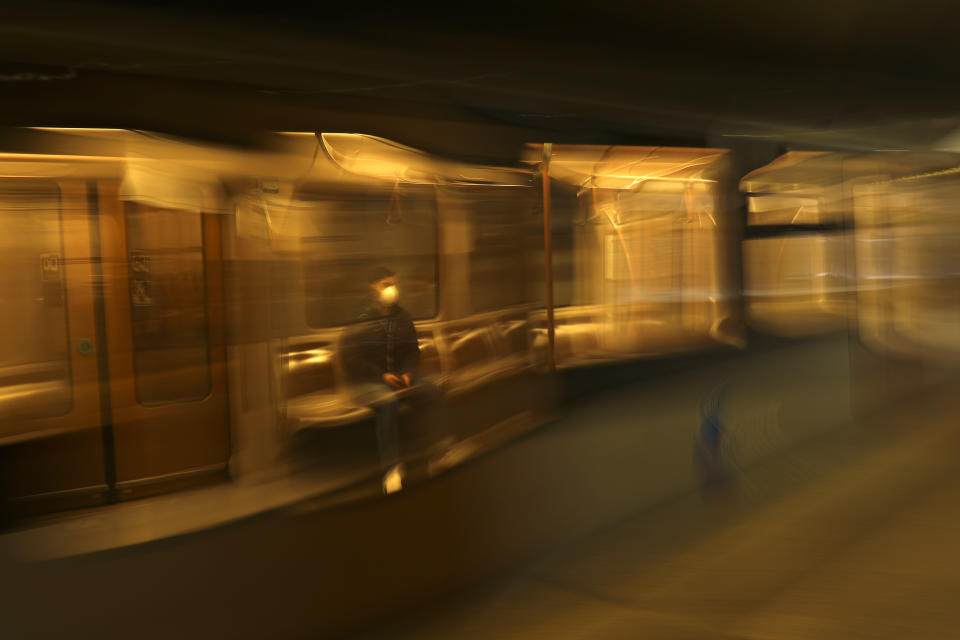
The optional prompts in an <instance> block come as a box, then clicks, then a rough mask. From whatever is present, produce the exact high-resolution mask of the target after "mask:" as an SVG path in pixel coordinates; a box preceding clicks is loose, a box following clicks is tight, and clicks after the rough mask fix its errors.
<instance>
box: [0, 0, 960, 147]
mask: <svg viewBox="0 0 960 640" xmlns="http://www.w3.org/2000/svg"><path fill="white" fill-rule="evenodd" d="M958 19H960V3H949V2H943V3H933V2H913V3H893V2H882V1H877V0H874V1H872V2H870V1H861V0H833V1H831V2H827V1H823V0H813V1H807V2H803V3H792V4H790V3H771V2H759V1H748V2H715V1H706V0H701V1H693V0H686V1H684V0H679V1H678V0H673V1H671V2H658V3H649V4H646V3H638V2H609V1H599V2H596V1H593V2H585V3H582V4H573V3H565V2H560V3H557V2H553V3H507V2H484V3H477V4H466V3H457V4H451V5H450V6H449V7H437V8H429V9H428V8H425V7H417V6H413V5H403V4H402V3H385V2H364V3H347V2H341V3H321V2H317V3H314V4H313V5H309V6H307V7H303V6H297V5H293V4H290V3H276V2H271V3H259V4H252V5H250V6H243V5H241V4H240V3H226V2H218V3H213V2H208V3H192V2H191V3H188V2H165V3H159V2H140V3H119V2H113V3H110V2H99V3H92V2H74V3H54V2H45V1H42V0H41V1H38V2H29V3H27V2H24V3H21V4H19V5H10V6H9V7H8V8H7V9H6V11H5V13H4V18H3V20H2V21H0V125H2V126H7V127H10V126H24V125H39V126H109V127H123V128H136V129H150V130H155V131H161V132H166V133H173V134H179V135H183V136H188V137H193V138H200V139H206V140H211V141H215V142H221V143H225V144H234V145H249V144H255V143H256V133H257V132H258V131H264V130H278V129H279V130H326V131H351V132H364V133H372V134H376V135H382V136H385V137H388V138H392V139H395V140H398V141H401V142H404V143H406V144H410V145H412V146H416V147H420V148H424V149H427V150H429V151H433V152H435V153H440V154H444V155H449V156H457V157H462V158H469V159H475V160H488V161H509V160H511V159H513V158H516V156H517V149H518V148H519V145H521V144H522V143H523V142H526V141H539V140H552V141H555V142H585V143H619V144H690V145H704V144H707V145H714V146H736V145H737V144H742V143H743V141H745V140H748V141H752V142H756V143H761V142H771V143H773V142H775V143H777V144H787V145H789V146H790V147H791V148H840V149H873V148H929V147H936V146H938V145H941V144H942V142H941V141H942V140H943V138H944V136H947V135H948V134H950V133H951V132H952V131H954V130H955V129H956V128H957V127H958V126H960V119H958V118H957V117H956V105H957V98H958V97H960V96H958V93H960V92H958V87H957V74H956V72H955V70H954V68H953V67H954V64H955V63H954V42H955V40H956V39H957V37H958V35H960V34H958V27H957V25H958V24H960V20H958Z"/></svg>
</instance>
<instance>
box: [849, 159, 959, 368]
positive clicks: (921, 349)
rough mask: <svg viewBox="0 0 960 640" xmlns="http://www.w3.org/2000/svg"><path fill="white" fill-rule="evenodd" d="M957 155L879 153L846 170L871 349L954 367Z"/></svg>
mask: <svg viewBox="0 0 960 640" xmlns="http://www.w3.org/2000/svg"><path fill="white" fill-rule="evenodd" d="M958 164H960V156H958V155H957V154H953V153H924V154H920V153H910V154H907V153H874V154H867V155H864V156H862V157H859V158H857V159H856V160H855V161H853V162H850V163H849V164H848V166H846V167H845V170H846V174H847V176H848V179H849V181H850V192H851V197H852V209H853V211H852V214H853V220H854V223H855V227H856V268H857V270H856V273H857V291H858V320H857V330H858V334H859V337H860V340H861V341H862V342H863V343H864V345H866V346H867V347H868V348H870V349H873V350H875V351H877V352H879V353H884V354H888V355H890V356H893V357H897V358H906V359H910V360H915V361H920V362H928V363H931V364H936V365H952V364H955V363H956V362H957V356H958V354H960V342H958V334H957V330H956V327H957V321H958V319H960V315H958V311H960V307H958V305H957V300H956V295H955V292H956V286H957V257H956V256H957V255H958V249H960V226H958V225H960V219H958V217H957V216H956V215H955V213H954V207H955V204H954V203H955V202H956V199H957V196H958V194H960V191H958V189H960V181H958V169H957V166H958Z"/></svg>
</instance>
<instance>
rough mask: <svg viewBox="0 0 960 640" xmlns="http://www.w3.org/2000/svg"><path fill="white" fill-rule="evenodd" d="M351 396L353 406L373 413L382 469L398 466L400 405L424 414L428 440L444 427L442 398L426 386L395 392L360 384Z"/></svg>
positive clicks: (434, 388) (422, 383)
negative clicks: (413, 406)
mask: <svg viewBox="0 0 960 640" xmlns="http://www.w3.org/2000/svg"><path fill="white" fill-rule="evenodd" d="M352 395H353V401H354V402H356V403H357V404H361V405H364V406H367V407H370V408H371V409H373V410H374V411H375V412H376V434H377V449H378V450H379V453H380V464H381V465H382V467H383V468H384V469H388V468H390V467H392V466H394V465H396V464H398V463H399V462H400V402H402V401H406V400H407V399H409V400H410V401H412V402H414V403H415V404H416V406H417V408H418V409H424V410H425V411H424V414H425V416H424V417H425V418H426V420H425V422H426V424H427V428H428V431H429V432H430V433H429V435H430V436H431V437H434V436H436V435H438V434H439V432H440V430H441V429H444V428H446V426H447V425H446V424H444V419H443V416H444V415H445V411H444V410H443V397H442V396H443V394H442V393H441V391H440V389H438V388H437V386H436V385H434V384H431V383H430V382H426V381H417V382H415V383H414V384H413V385H412V386H410V387H409V388H406V389H401V390H399V391H397V390H394V389H391V388H390V387H389V386H387V385H386V384H384V383H382V382H364V383H360V384H357V385H354V387H353V390H352Z"/></svg>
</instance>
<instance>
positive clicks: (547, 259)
mask: <svg viewBox="0 0 960 640" xmlns="http://www.w3.org/2000/svg"><path fill="white" fill-rule="evenodd" d="M552 153H553V144H551V143H549V142H547V143H544V145H543V160H542V161H541V163H540V172H541V178H542V180H541V182H542V186H543V260H544V282H545V284H546V306H547V367H548V368H549V370H550V371H555V370H556V368H557V363H556V360H555V358H554V340H555V332H554V322H553V233H552V231H551V229H550V156H551V154H552Z"/></svg>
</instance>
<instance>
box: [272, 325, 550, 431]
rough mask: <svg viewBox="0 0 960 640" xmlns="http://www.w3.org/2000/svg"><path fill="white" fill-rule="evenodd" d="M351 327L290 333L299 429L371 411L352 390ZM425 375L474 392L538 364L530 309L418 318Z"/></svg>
mask: <svg viewBox="0 0 960 640" xmlns="http://www.w3.org/2000/svg"><path fill="white" fill-rule="evenodd" d="M342 331H343V329H335V330H332V331H330V332H327V333H323V334H317V335H311V336H304V337H298V338H288V339H286V340H285V341H284V342H285V344H284V345H283V347H282V348H281V354H280V361H281V375H282V387H283V392H282V393H283V397H284V398H285V402H284V418H285V421H286V424H287V425H288V427H289V428H290V429H291V430H292V431H298V430H300V429H307V428H328V427H337V426H341V425H345V424H350V423H353V422H357V421H360V420H363V419H365V418H369V417H371V415H372V411H371V409H369V408H368V407H363V406H358V405H357V404H355V403H354V402H353V401H352V399H351V397H350V388H349V381H348V380H347V378H346V375H345V373H344V368H343V363H342V361H341V360H340V353H339V351H338V344H339V338H340V335H341V333H342ZM417 334H418V337H419V341H420V371H419V375H420V376H421V377H423V378H425V379H427V380H429V381H430V382H432V383H433V384H435V385H437V386H438V387H439V388H440V389H442V390H443V392H444V393H445V394H447V395H448V396H456V395H460V394H463V393H467V392H469V391H471V390H473V389H476V388H478V387H480V386H483V385H486V384H489V383H490V382H493V381H494V380H499V379H502V378H504V377H508V376H511V375H517V374H518V373H521V372H523V371H527V370H529V369H531V368H532V367H533V366H534V364H535V361H534V355H533V351H532V349H531V340H530V324H529V322H528V320H527V312H526V311H512V312H509V311H508V312H504V311H499V312H494V313H488V314H482V315H478V316H471V317H469V318H464V319H461V320H455V321H448V322H437V321H425V322H419V323H417Z"/></svg>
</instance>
